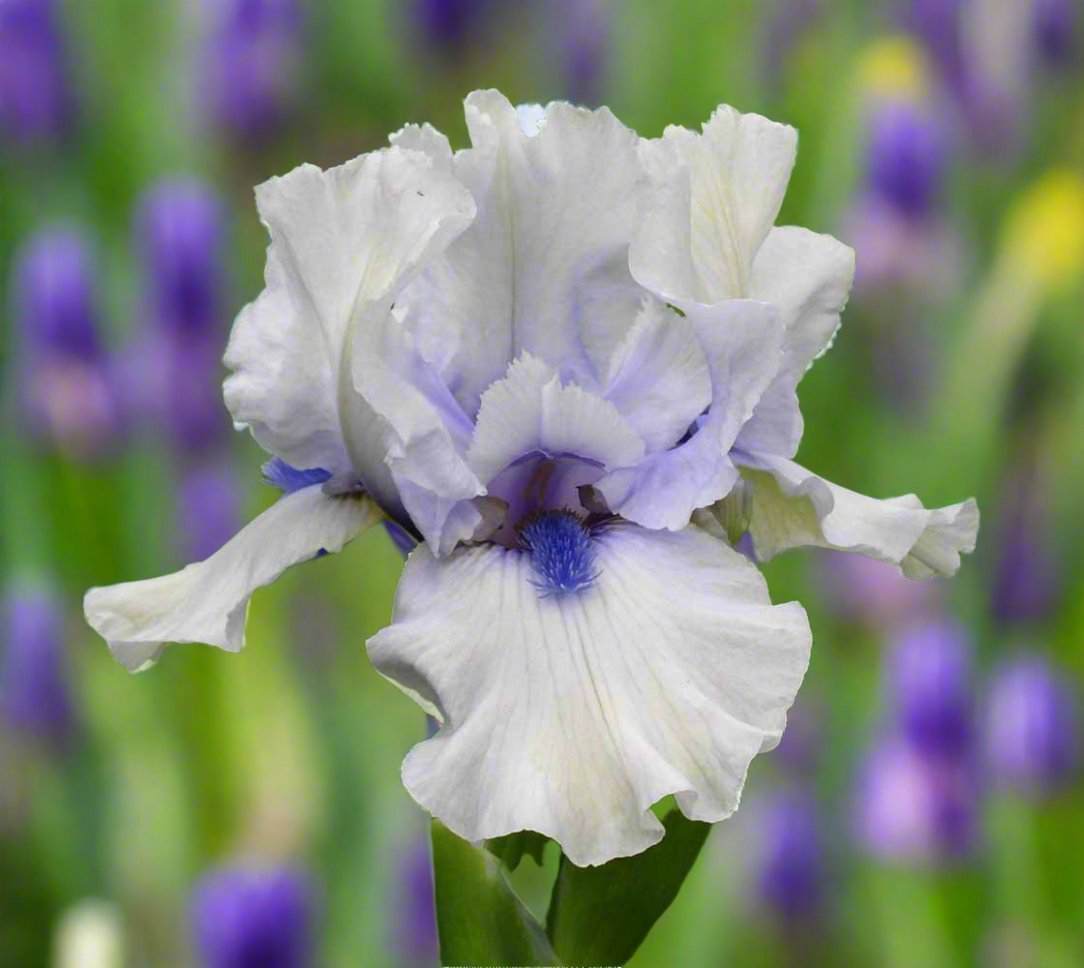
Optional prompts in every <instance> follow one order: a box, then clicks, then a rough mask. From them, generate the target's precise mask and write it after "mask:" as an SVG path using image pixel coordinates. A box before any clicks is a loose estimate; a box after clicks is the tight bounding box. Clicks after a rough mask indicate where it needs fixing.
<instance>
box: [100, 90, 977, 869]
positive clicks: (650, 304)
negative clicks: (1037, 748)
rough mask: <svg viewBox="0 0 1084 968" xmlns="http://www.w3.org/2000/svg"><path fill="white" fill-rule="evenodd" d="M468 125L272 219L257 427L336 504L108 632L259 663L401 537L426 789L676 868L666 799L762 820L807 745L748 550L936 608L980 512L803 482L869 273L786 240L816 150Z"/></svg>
mask: <svg viewBox="0 0 1084 968" xmlns="http://www.w3.org/2000/svg"><path fill="white" fill-rule="evenodd" d="M466 114H467V126H468V130H469V132H470V136H471V147H469V148H467V149H465V150H463V151H460V152H457V153H454V154H453V152H452V150H451V147H450V145H449V143H448V141H447V139H446V138H445V137H444V136H443V135H442V134H440V133H439V132H438V131H436V130H435V129H434V128H433V127H431V126H429V125H424V126H417V125H409V126H407V127H406V128H404V129H402V130H401V131H399V132H397V133H396V134H394V135H393V136H392V138H391V141H392V144H391V146H390V147H389V148H385V149H381V150H378V151H374V152H371V153H369V154H367V155H362V156H361V157H360V158H357V159H355V160H354V161H351V162H348V163H346V164H345V165H342V166H340V167H339V168H334V169H331V170H330V171H326V172H325V171H321V170H319V169H318V168H315V167H313V166H311V165H306V166H303V167H301V168H298V169H297V170H295V171H294V172H292V173H290V174H288V175H286V176H284V177H281V178H276V179H272V180H271V181H270V182H268V183H266V184H265V185H263V186H261V187H260V188H259V189H257V207H258V208H259V210H260V215H261V218H262V220H263V222H264V224H265V225H267V227H268V229H269V230H270V233H271V239H272V242H271V247H270V249H269V250H268V265H267V272H266V280H267V288H266V289H265V290H264V292H263V293H262V294H261V295H260V296H259V298H257V299H256V300H255V301H254V302H253V303H251V304H249V305H248V306H247V307H246V308H245V309H244V310H242V312H241V314H240V316H239V317H238V320H237V322H236V323H235V324H234V329H233V333H232V335H231V337H230V343H229V346H228V347H227V350H226V365H227V366H228V368H229V369H230V370H232V375H231V376H230V377H229V378H228V379H227V380H226V384H225V397H226V404H227V406H228V407H229V409H230V411H231V413H232V415H233V418H234V422H235V423H237V424H243V425H246V426H247V427H248V428H249V429H250V430H251V432H252V434H253V436H254V437H255V438H256V440H257V442H258V443H260V444H261V445H262V446H263V447H264V449H265V450H267V451H268V452H269V453H270V454H271V455H272V456H273V457H276V458H278V459H279V460H280V461H281V462H282V463H283V464H285V465H287V466H288V467H290V468H294V469H300V470H308V471H311V470H313V469H316V468H322V469H323V471H325V472H326V473H327V474H328V477H327V479H326V481H324V482H323V483H322V484H320V486H302V487H298V488H297V489H295V490H293V492H292V493H283V495H282V496H281V497H280V498H279V500H278V501H277V502H276V503H275V504H274V505H272V506H271V508H269V509H268V510H267V511H265V512H264V513H263V514H262V515H260V516H259V517H258V518H256V519H255V520H254V521H253V522H252V523H251V524H249V525H248V527H246V528H244V529H242V531H241V532H240V533H239V534H238V535H237V537H235V538H234V539H233V540H232V541H230V542H228V543H227V544H226V545H225V546H224V547H223V548H222V549H220V550H219V551H218V552H216V553H215V554H214V555H212V556H211V557H210V558H208V559H207V560H206V561H204V562H201V563H199V564H197V565H191V566H189V567H188V568H186V569H184V570H183V571H180V572H178V573H176V574H173V575H167V576H165V577H163V578H157V579H151V580H149V581H141V582H132V583H129V584H125V585H117V586H113V587H111V588H97V589H92V590H91V591H90V592H88V594H87V596H86V600H85V610H86V614H87V619H88V621H89V622H90V624H91V625H92V626H93V627H94V628H95V629H96V630H97V631H98V632H99V633H101V634H102V636H103V637H104V638H105V639H106V641H107V642H108V644H109V646H110V648H111V649H112V651H113V653H114V655H116V656H117V658H118V659H120V661H122V662H123V663H124V664H125V665H126V666H128V667H129V668H131V669H140V668H143V667H144V666H146V665H148V664H150V663H151V662H153V661H154V660H155V659H157V658H158V657H159V656H160V655H161V653H162V651H163V649H164V648H165V647H166V644H167V643H169V642H177V641H181V642H207V643H210V644H212V645H215V646H218V647H219V648H222V649H225V650H227V651H237V650H239V649H240V648H241V647H242V645H243V643H244V615H245V607H246V604H247V602H248V599H249V596H250V595H251V594H252V592H253V591H254V590H255V589H256V588H258V587H260V586H262V585H265V584H267V583H268V582H270V581H272V580H274V579H275V578H276V577H277V576H278V575H279V574H281V572H282V571H283V570H284V569H285V568H287V567H288V566H290V565H292V564H295V563H299V562H302V561H307V560H308V559H310V558H312V557H313V556H315V555H316V553H317V552H318V551H320V550H321V549H324V550H326V551H328V552H335V551H338V550H340V549H341V548H342V547H343V545H345V544H346V542H347V541H349V540H351V539H352V538H353V537H354V536H355V535H357V534H358V533H359V532H360V531H361V530H363V529H364V528H366V527H368V526H369V525H371V524H373V523H375V522H376V521H378V520H380V519H381V518H386V519H390V520H392V521H394V522H395V523H396V525H398V526H399V527H400V528H401V529H402V531H403V532H404V533H406V534H409V535H410V536H411V537H416V538H418V539H420V542H419V544H418V546H417V547H416V548H414V549H413V551H411V552H410V557H409V558H408V559H407V562H406V564H405V566H404V570H403V577H402V581H401V584H400V587H399V590H398V593H397V596H396V608H395V613H394V616H393V620H392V622H391V624H390V625H389V626H388V627H387V628H385V629H384V630H382V631H381V632H379V633H378V634H377V635H375V636H374V637H373V638H372V639H370V640H369V642H368V651H369V657H370V658H371V660H372V661H373V663H374V665H375V666H376V668H377V669H378V670H379V671H380V672H381V673H383V674H384V675H385V676H386V677H387V678H389V679H390V680H392V681H393V682H395V683H397V684H398V685H399V686H400V687H401V688H402V689H403V690H404V691H405V692H406V694H407V695H408V696H409V697H410V698H412V699H413V700H414V701H415V702H417V703H418V704H419V705H420V706H421V707H422V709H424V710H425V712H426V713H428V714H429V715H430V716H432V717H433V719H434V720H435V721H436V722H437V723H439V724H440V728H439V730H438V731H437V733H436V734H435V735H434V736H432V737H431V738H429V739H427V740H425V741H424V742H422V743H420V744H419V745H418V746H416V747H415V748H414V749H413V750H412V751H411V752H410V754H409V755H408V756H407V759H406V761H405V762H404V764H403V770H402V776H403V780H404V782H405V785H406V787H407V789H408V790H409V792H410V793H411V795H412V796H413V797H414V799H415V800H416V801H417V802H418V803H419V804H421V805H422V806H423V807H424V808H425V809H426V810H428V811H429V812H430V813H432V814H433V815H434V816H436V817H438V818H439V819H440V820H441V821H442V822H443V823H444V824H445V826H447V827H448V828H449V829H450V830H451V831H452V832H453V833H455V834H457V835H458V836H460V837H463V838H464V839H467V840H471V841H479V840H486V839H490V838H494V837H500V836H503V835H505V834H509V833H512V832H514V831H519V830H532V831H536V832H538V833H541V834H543V835H545V836H548V837H550V838H552V839H555V840H556V841H558V842H559V843H560V844H561V847H562V849H563V850H564V853H565V856H567V857H568V859H569V860H570V861H571V862H572V863H574V864H577V865H580V866H584V865H595V864H604V863H606V862H607V861H609V860H612V859H613V858H615V857H625V856H629V855H632V854H636V853H639V852H640V851H643V850H646V849H647V848H648V847H650V846H651V845H652V844H654V843H657V842H658V841H659V839H660V838H661V837H662V836H663V833H664V830H665V828H664V827H663V825H662V824H661V823H660V822H659V820H658V819H657V818H656V817H655V815H654V813H653V812H652V810H651V806H652V804H654V803H655V802H657V801H658V800H659V799H660V798H662V797H665V796H667V795H669V794H674V795H675V796H676V799H677V803H678V806H679V808H680V809H681V810H682V811H683V812H684V813H685V815H686V816H688V817H690V818H692V819H696V820H703V821H712V822H713V821H718V820H723V819H725V818H726V817H728V816H730V814H731V813H733V811H734V810H735V809H736V808H737V805H738V800H739V798H740V795H741V790H742V785H743V783H744V781H745V774H746V770H747V768H748V766H749V764H750V762H751V761H752V759H753V757H754V756H756V755H757V754H758V753H760V752H762V751H764V750H768V749H771V748H772V747H774V746H775V745H776V744H777V743H778V741H779V738H780V736H781V735H782V732H783V727H784V724H785V721H786V710H787V708H788V707H789V706H790V705H791V703H792V701H793V699H794V696H795V693H796V692H797V689H798V686H799V684H800V683H801V680H802V677H803V675H804V674H805V669H806V665H807V663H808V660H809V648H810V638H811V636H810V630H809V624H808V621H807V619H806V616H805V612H804V611H803V610H802V608H801V606H799V605H797V604H796V603H790V604H787V605H773V604H772V603H771V601H770V599H769V596H768V590H767V585H766V583H765V581H764V578H763V576H762V575H761V573H760V572H759V570H758V569H757V567H756V565H755V564H754V563H753V562H752V561H751V560H749V558H747V557H746V556H744V555H743V554H741V553H740V552H739V551H737V550H735V549H734V548H733V547H732V546H731V544H730V540H731V532H733V533H734V534H735V535H740V534H741V533H742V532H745V531H747V532H748V533H749V534H750V535H751V540H752V542H753V544H754V545H755V550H756V558H757V560H758V561H759V560H765V559H767V558H769V557H771V556H772V555H773V554H775V553H777V552H781V551H783V550H786V549H787V548H792V547H797V546H803V545H816V546H827V547H831V548H836V549H840V550H849V551H857V552H860V553H863V554H866V555H870V556H872V557H875V558H878V559H880V560H882V561H885V562H888V563H889V564H891V565H892V566H894V567H896V568H898V569H899V570H900V571H901V572H902V573H903V574H904V575H905V576H908V577H912V578H927V577H931V576H933V575H948V574H952V573H953V572H954V571H955V570H956V569H957V568H958V567H959V564H960V555H961V553H965V552H967V551H969V550H970V549H971V548H972V547H973V546H974V542H975V534H976V530H977V527H978V512H977V510H976V508H975V505H974V502H973V501H966V502H963V503H961V504H958V505H955V506H952V507H947V508H937V509H927V508H925V507H923V505H922V504H921V502H920V501H919V500H918V498H916V497H914V496H913V495H907V496H905V497H900V498H894V499H889V500H886V501H880V500H876V499H874V498H869V497H866V496H864V495H861V494H857V493H855V492H854V491H849V490H847V489H846V488H843V487H840V486H838V485H836V484H832V483H830V482H828V481H826V480H825V479H824V478H822V477H819V476H818V475H816V474H815V473H813V472H812V471H809V470H806V469H805V468H804V467H802V466H801V465H799V464H797V463H795V462H794V461H793V460H792V457H793V456H794V454H795V452H796V450H797V447H798V443H799V440H800V438H801V432H802V419H801V414H800V413H799V410H798V402H797V395H796V388H797V385H798V381H799V380H800V378H801V376H802V374H803V373H804V372H805V371H806V370H807V369H808V366H809V364H810V363H811V362H812V361H813V360H814V359H815V358H816V357H817V356H818V355H819V354H820V353H821V352H822V351H823V350H824V349H826V348H827V346H828V345H829V343H830V342H831V339H832V337H833V335H834V334H835V331H836V329H837V327H838V325H839V314H840V311H841V309H842V306H843V303H844V302H845V301H846V298H847V291H848V288H849V286H850V282H851V277H852V274H853V269H854V262H853V253H852V252H851V251H850V250H849V249H847V247H846V246H843V245H841V244H840V243H839V242H837V241H835V240H834V239H831V238H829V237H828V236H823V235H816V234H814V233H812V232H808V231H806V230H804V229H798V228H792V227H785V228H776V227H774V222H775V218H776V214H777V212H778V210H779V205H780V203H781V201H782V197H783V193H784V191H785V188H786V183H787V180H788V178H789V175H790V169H791V166H792V165H793V163H794V157H795V149H796V134H795V132H794V131H793V129H791V128H788V127H786V126H784V125H778V124H773V123H772V122H770V121H768V120H767V119H765V118H762V117H759V116H757V115H742V114H740V113H739V112H737V111H735V110H734V109H733V108H728V107H721V108H719V109H718V110H717V111H716V112H715V114H714V115H713V116H712V118H711V119H710V120H709V121H708V122H707V123H706V124H705V125H704V128H703V130H702V132H693V131H686V130H684V129H680V128H674V127H671V128H668V129H667V130H666V134H665V135H664V137H663V138H661V139H657V140H647V139H642V138H640V137H639V136H638V135H636V133H635V132H633V131H631V130H630V129H629V128H627V127H625V126H624V125H623V124H621V122H620V121H618V120H617V118H615V117H614V115H613V114H612V113H611V112H610V111H608V110H607V109H605V108H601V109H599V110H595V111H591V110H586V109H583V108H576V107H574V106H572V105H570V104H567V103H560V102H559V103H554V104H550V105H548V106H546V107H541V106H539V105H522V106H520V107H519V108H517V107H516V106H514V105H512V104H511V103H509V102H508V101H507V100H506V99H505V98H504V97H502V96H501V95H500V94H499V93H498V92H496V91H479V92H476V93H474V94H472V95H470V97H469V98H468V99H467V103H466ZM273 466H276V467H277V468H278V471H281V470H282V468H281V466H280V465H273ZM269 476H270V473H269ZM282 479H283V481H285V480H286V477H283V478H282ZM284 490H285V489H284ZM735 540H736V538H735ZM630 649H632V650H633V653H635V654H632V653H630V651H629V650H630ZM736 682H740V683H741V688H740V689H736V688H735V687H734V683H736ZM588 791H589V794H588Z"/></svg>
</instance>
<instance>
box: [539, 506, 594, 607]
mask: <svg viewBox="0 0 1084 968" xmlns="http://www.w3.org/2000/svg"><path fill="white" fill-rule="evenodd" d="M519 546H520V548H521V549H522V550H523V551H525V552H527V554H528V555H530V557H531V565H532V567H533V568H534V571H535V574H536V575H537V576H538V578H537V581H535V582H533V584H534V585H535V587H537V588H538V589H539V590H540V591H541V593H542V597H544V598H545V597H549V596H551V595H566V594H569V593H571V592H578V591H581V590H582V589H584V588H589V587H590V586H591V585H592V584H594V582H595V579H596V578H598V574H599V573H598V569H597V567H596V566H595V554H594V549H593V548H592V547H591V531H590V529H589V528H588V527H587V525H586V524H585V522H584V521H583V520H582V519H581V518H580V517H579V516H578V515H577V514H575V513H574V512H572V511H567V510H564V511H543V512H541V513H539V514H536V515H534V516H532V517H530V518H527V519H526V520H525V521H524V523H523V524H521V525H520V527H519Z"/></svg>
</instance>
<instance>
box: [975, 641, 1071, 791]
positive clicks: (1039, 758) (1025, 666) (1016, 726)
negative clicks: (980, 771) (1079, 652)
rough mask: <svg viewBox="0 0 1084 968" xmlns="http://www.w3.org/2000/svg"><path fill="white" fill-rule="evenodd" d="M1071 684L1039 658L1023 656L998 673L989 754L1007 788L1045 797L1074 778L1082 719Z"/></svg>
mask: <svg viewBox="0 0 1084 968" xmlns="http://www.w3.org/2000/svg"><path fill="white" fill-rule="evenodd" d="M1071 681H1072V680H1071V679H1070V678H1069V677H1068V676H1067V674H1066V673H1065V672H1064V671H1063V670H1058V669H1056V668H1055V667H1053V666H1052V665H1051V664H1050V663H1049V662H1048V661H1047V660H1045V659H1043V658H1042V657H1041V656H1039V655H1021V656H1019V657H1017V658H1015V659H1012V660H1010V661H1009V662H1008V663H1006V664H1004V665H1003V666H1002V667H1001V668H1000V669H999V670H998V672H997V675H996V676H995V678H994V681H993V683H992V685H991V687H990V696H989V700H988V702H987V707H986V756H987V763H988V765H989V769H990V772H991V774H992V775H993V778H994V779H995V781H997V782H998V783H1000V784H1001V785H1002V786H1004V787H1007V788H1009V789H1012V790H1015V791H1017V792H1019V793H1022V794H1024V795H1025V796H1030V797H1042V796H1045V795H1049V794H1050V793H1052V792H1054V791H1055V790H1057V789H1058V788H1059V787H1062V786H1064V785H1065V784H1066V783H1067V782H1068V781H1069V780H1071V779H1072V777H1073V775H1074V773H1075V772H1076V770H1077V768H1078V766H1079V761H1080V732H1079V731H1080V719H1079V709H1078V700H1077V697H1076V696H1075V695H1074V693H1073V690H1072V686H1071V685H1070V683H1071Z"/></svg>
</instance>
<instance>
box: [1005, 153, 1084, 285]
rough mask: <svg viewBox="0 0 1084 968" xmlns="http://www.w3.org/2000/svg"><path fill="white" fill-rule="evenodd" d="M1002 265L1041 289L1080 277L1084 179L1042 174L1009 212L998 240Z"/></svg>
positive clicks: (1068, 172)
mask: <svg viewBox="0 0 1084 968" xmlns="http://www.w3.org/2000/svg"><path fill="white" fill-rule="evenodd" d="M1001 246H1002V249H1001V251H1002V257H1003V259H1004V260H1005V261H1004V264H1006V265H1008V266H1011V267H1013V268H1014V269H1015V270H1016V271H1017V272H1020V273H1022V274H1024V275H1027V276H1028V277H1030V278H1032V279H1034V280H1035V282H1036V283H1038V284H1039V286H1040V287H1042V288H1043V289H1046V290H1056V289H1060V288H1062V287H1064V286H1066V285H1068V284H1070V283H1072V282H1073V280H1074V279H1078V278H1079V277H1080V276H1081V274H1082V273H1084V178H1082V177H1081V176H1080V174H1079V173H1077V172H1075V171H1071V170H1069V169H1055V170H1052V171H1049V172H1047V173H1046V174H1044V175H1043V176H1041V177H1040V178H1039V180H1038V181H1036V182H1035V183H1034V184H1033V185H1032V186H1031V187H1030V188H1028V189H1027V190H1026V191H1025V192H1024V193H1023V194H1022V195H1021V196H1020V197H1019V198H1018V199H1017V200H1016V202H1015V204H1014V205H1013V206H1012V208H1010V209H1009V213H1008V216H1007V217H1006V219H1005V226H1004V229H1003V230H1002V238H1001Z"/></svg>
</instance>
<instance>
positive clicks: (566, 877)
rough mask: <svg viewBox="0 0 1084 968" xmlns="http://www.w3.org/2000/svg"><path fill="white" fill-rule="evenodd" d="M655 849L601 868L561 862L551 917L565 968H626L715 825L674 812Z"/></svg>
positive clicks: (551, 934) (553, 936)
mask: <svg viewBox="0 0 1084 968" xmlns="http://www.w3.org/2000/svg"><path fill="white" fill-rule="evenodd" d="M663 826H664V827H666V836H665V837H663V839H662V840H661V841H660V842H659V843H658V844H656V845H655V846H654V847H651V848H650V849H648V850H646V851H644V852H643V853H642V854H637V855H636V856H635V857H623V858H621V859H619V860H613V861H610V863H608V864H603V865H602V866H601V867H576V866H575V865H573V864H570V863H569V862H568V860H567V858H564V857H562V858H561V868H560V870H559V871H558V873H557V882H556V884H554V887H553V895H552V897H551V899H550V909H549V914H548V916H547V919H546V921H547V925H546V929H547V933H548V934H549V937H550V940H551V941H552V942H553V950H554V951H555V952H556V953H557V956H558V957H559V958H560V959H561V962H562V964H566V965H623V964H624V963H625V962H626V961H628V959H629V958H631V957H632V956H633V954H634V953H635V952H636V949H637V948H639V947H640V945H641V944H642V943H643V940H644V938H646V937H647V933H648V932H649V931H650V930H651V928H652V926H653V925H654V924H655V922H656V921H658V919H659V918H660V917H661V916H662V914H663V912H664V911H665V910H666V909H667V908H668V907H669V906H670V904H671V903H672V902H673V900H674V898H675V897H677V893H678V891H679V890H680V889H681V885H682V884H683V883H684V882H685V878H686V876H687V875H688V873H689V871H690V870H691V869H692V866H693V863H694V862H695V861H696V858H697V856H698V855H699V853H700V848H701V847H703V846H704V841H705V840H706V839H707V836H708V831H710V830H711V824H706V823H699V822H697V821H695V820H688V819H686V818H685V817H684V816H683V815H682V814H681V812H680V811H678V810H672V811H670V813H668V814H667V815H666V818H665V819H664V820H663Z"/></svg>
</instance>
